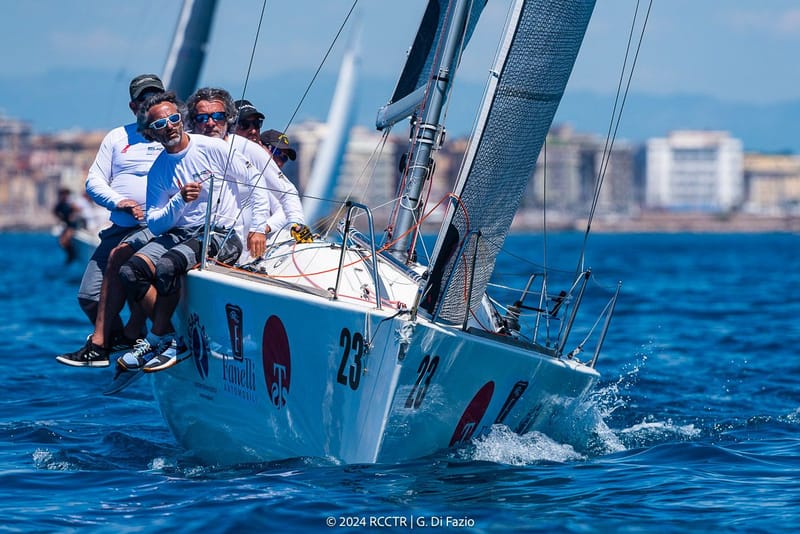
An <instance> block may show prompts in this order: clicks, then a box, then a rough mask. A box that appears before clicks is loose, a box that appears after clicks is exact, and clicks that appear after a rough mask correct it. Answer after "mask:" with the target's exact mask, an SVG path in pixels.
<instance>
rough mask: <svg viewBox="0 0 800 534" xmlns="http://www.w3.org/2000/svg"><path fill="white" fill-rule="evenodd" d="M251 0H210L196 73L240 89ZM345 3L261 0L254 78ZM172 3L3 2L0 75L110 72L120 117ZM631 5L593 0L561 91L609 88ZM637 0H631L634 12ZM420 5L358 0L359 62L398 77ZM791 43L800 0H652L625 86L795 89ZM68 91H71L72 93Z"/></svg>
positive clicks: (480, 53) (321, 46) (299, 57)
mask: <svg viewBox="0 0 800 534" xmlns="http://www.w3.org/2000/svg"><path fill="white" fill-rule="evenodd" d="M509 3H510V0H489V3H488V5H487V8H486V10H485V12H484V16H483V17H482V19H481V22H480V24H479V27H478V29H477V31H476V33H475V36H474V38H473V41H472V43H471V44H470V47H469V49H468V50H467V53H466V55H465V57H464V59H463V66H462V69H461V71H460V72H459V76H461V77H464V78H468V79H472V80H484V79H485V77H486V72H487V69H488V66H489V62H490V61H491V58H492V57H493V55H494V51H495V48H496V42H495V41H496V38H497V35H498V33H499V29H500V28H501V26H502V24H503V21H504V20H505V13H506V10H507V8H508V5H509ZM262 4H263V2H262V1H261V0H218V7H217V18H216V20H215V23H214V26H213V29H212V37H211V42H210V47H209V54H208V56H207V60H206V66H205V69H204V71H203V75H202V77H201V81H200V83H201V85H209V84H219V85H223V84H224V85H223V86H225V87H226V88H228V89H229V90H230V91H231V93H233V94H234V96H235V97H238V96H239V94H238V93H240V92H241V88H242V85H243V82H244V79H245V74H246V72H247V64H248V61H249V58H250V54H251V52H253V38H254V36H255V31H256V27H257V23H258V18H259V15H260V12H261V6H262ZM352 4H353V2H352V0H291V1H284V2H275V1H274V0H267V1H266V16H265V17H264V22H263V27H262V34H261V37H260V40H259V43H258V46H257V47H256V50H255V61H254V67H253V71H252V73H251V76H252V77H254V78H258V77H264V76H267V75H269V74H276V73H277V74H280V73H284V72H287V69H297V68H298V67H299V66H302V67H303V68H305V69H308V70H310V72H312V73H313V70H314V69H316V67H317V65H318V64H319V62H320V60H321V58H322V57H323V55H324V54H325V51H326V50H327V48H328V46H329V44H330V42H331V39H332V38H333V36H334V35H335V33H336V31H337V29H338V27H339V24H340V23H341V21H342V20H343V19H344V17H345V15H346V13H347V11H348V10H349V9H350V6H351V5H352ZM180 5H181V2H179V1H178V0H137V1H136V2H122V1H117V0H74V1H71V2H65V1H63V0H32V1H24V2H22V1H19V2H17V1H15V2H7V3H4V5H3V31H2V32H0V49H2V50H3V68H2V72H0V80H2V79H5V80H9V79H15V78H25V77H30V76H34V75H38V74H42V73H45V72H48V71H58V72H62V73H64V81H63V85H62V84H59V85H58V86H53V87H52V88H48V91H49V90H51V91H52V95H53V98H61V99H64V98H65V94H67V95H68V94H69V92H70V91H69V87H70V86H69V72H70V71H75V70H86V69H91V70H98V71H103V70H104V71H111V72H116V73H118V74H117V75H116V76H115V77H112V78H114V79H109V76H108V75H107V74H106V75H105V76H104V77H101V78H99V79H98V81H97V83H98V84H101V85H108V90H109V92H112V91H113V92H115V94H119V97H118V100H115V105H116V106H117V107H118V108H119V115H118V117H119V118H121V119H124V120H128V119H129V118H130V115H129V114H127V115H126V114H125V113H126V108H125V104H126V102H127V99H126V98H125V92H126V89H127V83H128V81H129V79H130V75H132V74H136V73H140V72H156V73H160V72H161V71H162V69H163V66H164V61H165V57H166V51H167V49H168V47H169V43H170V41H171V38H172V33H173V31H174V28H175V25H176V20H177V16H178V12H179V10H180ZM636 5H637V3H636V1H635V0H600V1H598V3H597V6H596V8H595V13H594V17H593V19H592V22H591V23H590V25H589V30H588V33H587V36H586V39H585V41H584V46H583V48H582V50H581V53H580V55H579V57H578V61H577V65H576V68H575V71H574V73H573V76H572V79H571V81H570V89H572V90H577V89H586V90H592V91H596V92H601V93H607V94H609V93H613V92H614V90H615V89H616V86H617V79H618V76H619V69H620V66H621V64H622V60H623V57H624V53H625V44H626V41H627V37H628V31H629V27H630V24H631V19H632V17H633V13H634V10H635V8H636ZM647 6H648V2H647V1H645V0H642V1H641V4H640V7H639V9H640V12H639V13H640V21H641V19H642V18H643V15H644V13H645V11H646V10H647ZM423 7H424V1H423V0H360V1H359V3H358V7H357V9H356V13H357V15H356V16H357V17H358V18H360V20H361V22H362V36H361V42H362V47H363V48H362V50H363V51H362V71H363V72H370V73H372V74H376V75H385V76H387V77H390V78H394V77H395V76H396V74H397V73H398V72H399V69H400V68H401V66H402V63H403V60H404V53H405V50H406V49H407V48H408V46H409V45H410V43H411V40H412V37H413V31H414V29H415V28H416V25H417V23H418V21H419V18H420V16H421V13H422V10H423ZM345 41H346V36H345V37H344V38H343V39H342V43H341V45H337V47H336V49H335V51H334V53H333V55H332V58H331V60H330V61H329V63H328V66H327V67H326V68H327V69H328V70H330V71H335V70H337V69H338V64H339V61H338V59H339V58H340V57H341V51H342V49H343V45H344V43H345ZM798 52H800V2H797V1H796V0H760V1H755V0H654V2H653V6H652V10H651V13H650V18H649V22H648V27H647V32H646V34H645V38H644V44H643V48H642V50H641V52H640V56H639V62H638V65H637V71H636V73H635V76H634V80H633V83H632V90H633V91H636V92H641V93H653V94H679V93H687V94H702V95H708V96H714V97H717V98H720V99H724V100H732V101H745V102H753V103H770V102H776V101H786V100H797V99H800V69H799V68H798V66H797V54H798ZM390 89H391V88H390ZM72 96H78V95H72ZM386 96H387V98H388V96H389V94H388V93H387V95H386ZM66 103H68V105H75V104H78V101H77V100H75V99H72V98H71V99H69V100H68V101H67V102H65V104H66ZM292 104H293V103H292ZM0 109H5V110H6V113H7V114H9V115H12V116H13V115H16V116H19V112H18V111H17V110H15V109H14V106H13V103H8V102H0ZM77 109H79V111H77V112H76V126H80V116H81V115H82V114H85V113H91V110H90V109H87V107H86V106H85V105H83V104H80V105H79V106H78V108H77ZM103 111H105V110H103ZM116 118H117V116H116V115H115V119H116Z"/></svg>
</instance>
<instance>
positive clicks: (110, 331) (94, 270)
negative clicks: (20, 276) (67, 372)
mask: <svg viewBox="0 0 800 534" xmlns="http://www.w3.org/2000/svg"><path fill="white" fill-rule="evenodd" d="M163 91H164V85H163V84H162V83H161V80H160V79H159V78H158V76H156V75H155V74H142V75H140V76H137V77H135V78H134V79H133V80H131V83H130V86H129V93H130V98H131V100H130V103H129V104H128V107H129V108H130V110H131V111H132V112H133V113H134V115H135V114H136V113H137V112H138V111H139V107H140V106H141V104H142V102H144V101H145V99H147V98H149V97H150V96H152V95H154V94H157V93H161V92H163ZM162 150H163V147H162V146H161V144H160V143H156V142H151V141H148V140H146V139H145V138H144V137H142V135H141V134H140V133H139V132H138V131H137V128H136V123H135V122H134V123H131V124H127V125H125V126H119V127H117V128H114V129H113V130H111V131H110V132H109V133H108V134H107V135H106V136H105V137H104V138H103V141H102V143H101V144H100V149H99V150H98V152H97V156H96V157H95V160H94V162H93V163H92V166H91V167H90V169H89V173H88V175H87V177H86V192H87V194H88V195H89V197H90V198H91V199H92V200H93V201H94V202H95V203H96V204H98V205H100V206H102V207H104V208H106V209H108V210H109V212H110V213H111V217H110V219H111V226H109V227H108V228H105V229H103V230H102V231H101V232H100V234H99V237H100V244H99V245H98V247H97V249H96V250H95V251H94V253H93V254H92V257H91V259H90V260H89V263H88V264H87V265H86V270H85V271H84V273H83V279H82V280H81V286H80V289H79V290H78V302H79V304H80V306H81V309H83V311H84V313H85V314H86V316H87V317H88V318H89V320H90V321H91V322H92V323H93V324H94V327H95V329H94V332H92V334H91V335H90V336H89V337H88V338H87V339H86V343H85V344H84V346H82V347H81V348H80V349H78V350H77V351H75V352H70V353H66V354H62V355H60V356H58V357H56V360H57V361H59V362H60V363H64V364H66V365H72V366H78V367H106V366H108V365H109V358H110V355H111V353H113V352H115V351H116V352H118V351H120V350H129V349H130V348H131V347H132V346H133V345H134V340H133V339H127V338H126V337H125V336H124V334H123V327H122V321H121V319H120V316H119V312H120V310H121V309H122V307H123V306H124V305H125V295H124V291H123V290H122V287H121V284H120V282H119V279H118V277H117V271H118V269H119V267H120V266H121V265H122V263H124V262H125V261H127V260H128V259H129V258H130V257H131V256H132V255H133V253H134V252H136V251H137V250H139V249H140V248H141V247H143V246H144V245H145V243H147V242H148V241H150V239H152V238H153V234H152V233H150V230H149V229H148V228H147V224H146V223H145V220H144V203H145V196H146V190H147V172H148V171H149V170H150V166H151V165H152V164H153V162H154V161H155V159H156V157H157V156H158V155H159V154H160V153H161V151H162ZM106 271H108V272H109V273H110V276H105V274H106ZM136 335H138V333H137V334H136Z"/></svg>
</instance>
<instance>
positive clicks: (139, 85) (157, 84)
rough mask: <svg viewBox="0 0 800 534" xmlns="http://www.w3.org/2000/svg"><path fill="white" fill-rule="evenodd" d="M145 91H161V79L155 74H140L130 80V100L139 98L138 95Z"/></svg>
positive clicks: (162, 88) (162, 87) (162, 85)
mask: <svg viewBox="0 0 800 534" xmlns="http://www.w3.org/2000/svg"><path fill="white" fill-rule="evenodd" d="M147 89H156V90H158V91H163V90H164V84H163V83H161V78H159V77H158V76H156V75H155V74H141V75H139V76H137V77H136V78H134V79H133V80H131V85H130V87H129V88H128V90H129V91H130V93H131V100H136V99H137V98H139V95H141V94H142V93H144V92H145V91H146V90H147Z"/></svg>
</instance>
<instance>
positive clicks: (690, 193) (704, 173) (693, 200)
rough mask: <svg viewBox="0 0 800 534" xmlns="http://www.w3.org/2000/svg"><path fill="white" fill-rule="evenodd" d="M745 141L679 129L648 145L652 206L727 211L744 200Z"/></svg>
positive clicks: (647, 200) (647, 192) (647, 189)
mask: <svg viewBox="0 0 800 534" xmlns="http://www.w3.org/2000/svg"><path fill="white" fill-rule="evenodd" d="M742 160H743V151H742V142H741V141H740V140H739V139H734V138H732V137H731V136H730V135H729V134H728V132H719V131H675V132H671V133H670V134H669V136H668V137H667V138H655V139H650V140H648V141H647V171H646V183H645V204H646V205H647V207H648V208H656V209H668V210H685V211H707V212H720V211H722V212H724V211H729V210H731V209H734V208H737V207H739V206H740V205H741V204H742V202H743V201H744V192H745V188H744V172H743V166H742Z"/></svg>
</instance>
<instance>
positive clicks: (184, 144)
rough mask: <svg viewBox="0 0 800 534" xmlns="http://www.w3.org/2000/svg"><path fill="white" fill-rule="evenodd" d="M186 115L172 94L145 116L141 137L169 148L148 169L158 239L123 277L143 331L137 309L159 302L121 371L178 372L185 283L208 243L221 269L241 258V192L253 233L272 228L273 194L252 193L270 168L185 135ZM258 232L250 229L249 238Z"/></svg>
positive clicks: (258, 245) (149, 106)
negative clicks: (176, 322) (248, 203)
mask: <svg viewBox="0 0 800 534" xmlns="http://www.w3.org/2000/svg"><path fill="white" fill-rule="evenodd" d="M198 92H199V91H198ZM196 102H197V100H196V99H195V107H194V110H195V115H194V119H195V120H196V119H197V118H198V116H199V115H200V113H197V112H198V110H199V109H200V108H199V107H198V106H197V105H196ZM218 112H222V111H212V110H211V109H208V110H206V111H205V112H204V113H207V114H208V117H203V118H205V119H206V122H207V121H208V120H214V118H213V114H214V113H218ZM186 114H187V110H186V107H185V106H184V105H183V104H182V103H181V102H180V101H179V100H178V99H177V97H176V96H175V94H174V93H172V92H167V93H164V94H162V95H157V96H154V97H153V98H151V99H149V100H147V101H146V102H145V103H144V105H143V106H142V108H141V109H140V110H139V114H138V128H139V131H140V132H142V134H143V135H144V136H145V137H146V138H148V139H152V140H155V141H158V142H159V143H161V144H162V145H163V147H164V151H163V153H162V154H161V155H160V156H159V157H158V158H157V159H156V161H155V162H154V163H153V167H152V168H151V169H150V173H149V175H148V183H147V216H146V219H147V224H148V226H149V227H150V229H151V231H152V232H153V233H154V234H155V235H156V236H157V237H156V238H155V239H153V240H152V241H151V242H150V243H148V244H147V245H145V246H144V247H143V248H142V249H141V250H139V252H137V253H136V254H134V256H133V257H132V258H131V259H130V260H129V261H128V262H127V263H125V265H123V266H122V268H121V269H120V278H121V279H122V282H123V286H124V287H125V290H126V294H127V296H128V301H129V303H130V305H131V310H132V315H133V314H134V312H136V316H137V317H139V318H141V319H142V326H144V318H143V315H142V314H141V313H140V306H139V303H141V302H142V301H144V300H146V299H148V298H154V299H155V304H154V307H153V316H152V319H153V324H152V329H151V332H150V334H149V335H148V337H147V339H144V340H140V341H139V342H137V345H136V347H134V349H133V350H131V351H129V352H127V353H126V354H124V355H123V356H121V357H120V358H119V359H118V360H117V369H118V371H119V372H124V371H136V370H139V369H141V370H143V371H145V372H154V371H160V370H162V369H166V368H168V367H170V366H172V365H174V364H175V363H176V362H177V357H178V355H179V354H181V353H183V352H184V351H185V346H184V345H183V343H181V342H180V340H176V339H175V329H174V326H173V325H172V314H173V312H174V311H175V308H176V307H177V304H178V300H179V298H180V287H181V281H182V279H183V276H184V275H185V273H186V272H187V271H188V270H189V269H190V268H192V267H193V266H194V265H196V264H197V263H198V262H199V261H200V259H201V257H202V253H203V242H204V241H205V240H207V241H208V246H207V251H208V254H209V255H210V256H211V257H212V258H215V259H216V260H217V261H219V262H223V263H233V262H235V261H236V259H237V258H238V257H239V255H240V254H241V252H242V248H243V247H242V241H241V236H240V235H239V234H238V232H239V231H240V226H239V225H238V224H237V220H238V219H239V217H240V214H241V212H242V210H243V208H244V205H243V202H242V199H243V198H244V197H243V195H242V193H241V190H242V189H248V190H249V192H248V195H251V196H252V199H253V203H252V218H253V219H252V224H253V228H263V227H264V226H265V225H266V218H267V209H268V206H269V198H268V196H269V195H268V194H267V192H266V189H265V188H262V187H253V184H256V183H258V182H259V181H260V180H261V179H263V178H264V175H265V174H266V173H265V169H260V168H259V167H258V166H257V165H254V164H253V163H252V162H251V161H249V160H248V159H247V158H246V157H245V156H244V155H242V153H241V152H239V151H238V150H232V149H231V146H230V145H229V144H228V143H226V142H225V141H224V140H222V139H219V138H216V137H210V136H205V135H201V134H197V133H191V134H190V133H187V132H186V131H185V130H184V124H183V117H184V116H186ZM218 117H219V118H220V121H222V117H221V116H219V115H218ZM201 122H203V121H202V120H201ZM209 202H211V205H209ZM297 203H298V205H299V200H297ZM282 205H283V206H284V209H285V210H286V211H287V214H291V215H294V216H299V217H300V219H301V223H302V211H299V212H298V215H295V214H292V205H291V203H288V202H282ZM207 211H209V212H210V213H211V218H212V219H211V226H210V228H211V232H210V235H204V228H205V224H206V213H207ZM258 233H260V232H258V231H255V230H251V231H250V234H251V236H250V237H253V234H258ZM248 243H252V244H253V247H254V250H252V251H251V252H252V253H254V254H259V255H260V254H262V253H263V252H264V249H263V247H264V244H265V237H264V234H263V233H262V234H261V239H252V240H251V239H248Z"/></svg>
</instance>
